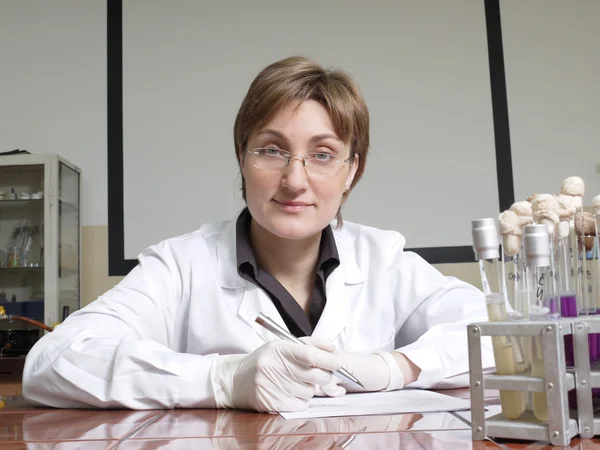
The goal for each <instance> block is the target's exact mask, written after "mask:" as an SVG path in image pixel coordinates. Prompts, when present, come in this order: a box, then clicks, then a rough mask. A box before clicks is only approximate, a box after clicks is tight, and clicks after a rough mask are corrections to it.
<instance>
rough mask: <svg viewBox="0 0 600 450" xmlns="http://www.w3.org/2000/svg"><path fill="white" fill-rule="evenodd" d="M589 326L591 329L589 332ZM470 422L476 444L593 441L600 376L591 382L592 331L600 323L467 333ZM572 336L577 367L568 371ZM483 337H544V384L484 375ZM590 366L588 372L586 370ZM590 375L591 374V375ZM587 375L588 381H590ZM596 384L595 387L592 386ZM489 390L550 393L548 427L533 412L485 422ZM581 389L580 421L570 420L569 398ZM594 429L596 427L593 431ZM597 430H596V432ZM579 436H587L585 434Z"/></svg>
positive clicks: (475, 328) (526, 324)
mask: <svg viewBox="0 0 600 450" xmlns="http://www.w3.org/2000/svg"><path fill="white" fill-rule="evenodd" d="M590 322H592V325H591V326H590V324H589V323H590ZM467 328H468V345H469V366H470V390H471V417H472V435H473V439H474V440H483V439H485V438H486V436H490V437H501V438H513V439H524V440H545V441H550V443H552V444H553V445H562V446H565V445H568V444H569V442H570V441H571V438H573V437H574V436H576V435H577V434H581V437H591V436H592V435H593V434H594V433H595V432H596V431H598V432H600V419H597V420H598V421H596V420H595V419H593V418H592V417H593V409H592V391H591V388H592V387H595V386H596V385H595V384H594V383H595V382H597V383H598V385H597V386H598V387H600V371H599V372H597V373H594V374H593V375H592V376H590V364H589V356H588V330H590V329H591V330H592V331H591V332H594V330H598V331H600V317H599V318H598V319H581V318H577V319H576V320H570V319H560V320H554V321H545V322H531V321H523V322H483V323H475V324H470V325H469V326H468V327H467ZM569 334H573V337H574V339H573V340H574V347H575V349H574V352H575V365H576V368H575V369H574V370H571V369H569V370H567V367H566V363H565V350H564V336H565V335H569ZM483 336H527V337H534V336H541V337H542V346H543V354H544V378H540V377H534V376H532V375H531V374H527V373H525V374H522V375H496V374H486V375H484V374H483V367H482V358H481V338H482V337H483ZM586 362H587V367H586ZM586 369H587V372H586ZM586 374H587V375H586ZM590 380H591V383H590V382H589V381H590ZM484 389H499V390H511V391H524V392H546V396H547V402H548V422H539V421H538V420H537V419H536V418H535V417H534V416H533V413H532V412H531V411H526V412H525V413H523V415H522V416H521V417H520V418H519V419H515V420H512V419H507V418H505V417H504V416H503V415H502V414H497V415H495V416H493V417H489V418H487V419H486V418H485V408H484V400H483V391H484ZM573 389H576V392H577V400H578V405H579V409H578V412H577V420H576V419H574V418H572V417H571V416H570V412H569V404H568V392H569V391H570V390H573ZM592 424H593V425H592ZM596 427H597V428H596ZM580 430H582V432H581V433H580Z"/></svg>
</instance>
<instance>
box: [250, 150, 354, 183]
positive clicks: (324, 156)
mask: <svg viewBox="0 0 600 450" xmlns="http://www.w3.org/2000/svg"><path fill="white" fill-rule="evenodd" d="M246 153H248V154H249V155H251V157H252V164H253V165H254V167H257V168H259V169H261V170H266V171H269V172H274V171H277V170H283V169H285V168H286V167H287V166H288V165H289V164H290V163H291V162H292V159H293V158H299V159H301V160H302V162H303V164H304V167H305V169H306V171H307V172H308V173H312V174H315V175H325V176H328V177H330V176H333V175H335V174H337V173H338V172H339V171H340V168H341V167H342V164H346V163H347V162H348V161H350V157H348V158H347V159H344V160H342V159H338V158H335V157H334V156H333V155H331V154H330V153H326V152H314V153H308V154H307V155H305V156H302V155H292V154H291V153H290V152H286V151H285V150H280V149H278V148H276V147H268V148H257V149H254V150H246Z"/></svg>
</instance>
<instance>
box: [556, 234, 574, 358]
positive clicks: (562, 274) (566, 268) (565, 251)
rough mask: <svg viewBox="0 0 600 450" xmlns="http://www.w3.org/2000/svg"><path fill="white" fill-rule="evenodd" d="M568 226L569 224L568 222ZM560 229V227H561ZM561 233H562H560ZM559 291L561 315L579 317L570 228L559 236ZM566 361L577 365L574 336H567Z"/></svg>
mask: <svg viewBox="0 0 600 450" xmlns="http://www.w3.org/2000/svg"><path fill="white" fill-rule="evenodd" d="M567 225H568V222H567ZM559 229H560V225H559ZM559 233H560V232H559ZM557 248H558V290H559V294H560V315H561V316H562V317H577V316H578V311H577V297H576V295H575V286H574V279H573V273H574V271H575V270H576V269H574V268H573V257H572V252H571V245H570V240H569V228H568V227H567V229H566V235H565V233H560V234H559V239H558V245H557ZM565 360H566V364H567V366H571V367H573V366H574V365H575V362H574V359H573V335H570V334H569V335H566V336H565Z"/></svg>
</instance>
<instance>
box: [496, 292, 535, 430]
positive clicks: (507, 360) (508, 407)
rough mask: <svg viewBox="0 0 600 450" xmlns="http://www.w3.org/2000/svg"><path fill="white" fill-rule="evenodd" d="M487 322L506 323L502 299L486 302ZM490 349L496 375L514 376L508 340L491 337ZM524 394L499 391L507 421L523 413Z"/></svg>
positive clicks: (513, 361)
mask: <svg viewBox="0 0 600 450" xmlns="http://www.w3.org/2000/svg"><path fill="white" fill-rule="evenodd" d="M487 312H488V320H489V321H490V322H505V321H508V316H507V314H506V305H505V304H504V299H503V298H502V296H499V298H498V302H494V301H493V300H492V301H490V300H488V302H487ZM492 348H493V349H494V360H495V362H496V373H497V374H498V375H516V374H517V367H516V364H515V359H514V356H513V347H512V344H511V342H510V339H509V338H508V337H505V336H492ZM525 399H526V397H525V392H521V391H505V390H502V391H500V405H501V407H502V414H503V415H504V416H505V417H506V418H508V419H518V418H519V417H520V416H521V414H523V412H524V411H525V406H526V401H525Z"/></svg>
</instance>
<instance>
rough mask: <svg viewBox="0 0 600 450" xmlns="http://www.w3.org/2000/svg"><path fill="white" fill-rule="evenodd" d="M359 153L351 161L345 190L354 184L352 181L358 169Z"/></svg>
mask: <svg viewBox="0 0 600 450" xmlns="http://www.w3.org/2000/svg"><path fill="white" fill-rule="evenodd" d="M359 158H360V157H359V156H358V154H356V155H354V160H353V161H352V162H351V163H350V170H349V171H348V176H347V177H346V184H345V185H344V190H345V191H348V190H349V189H350V186H352V182H353V181H354V176H355V175H356V171H357V170H358V161H359Z"/></svg>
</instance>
